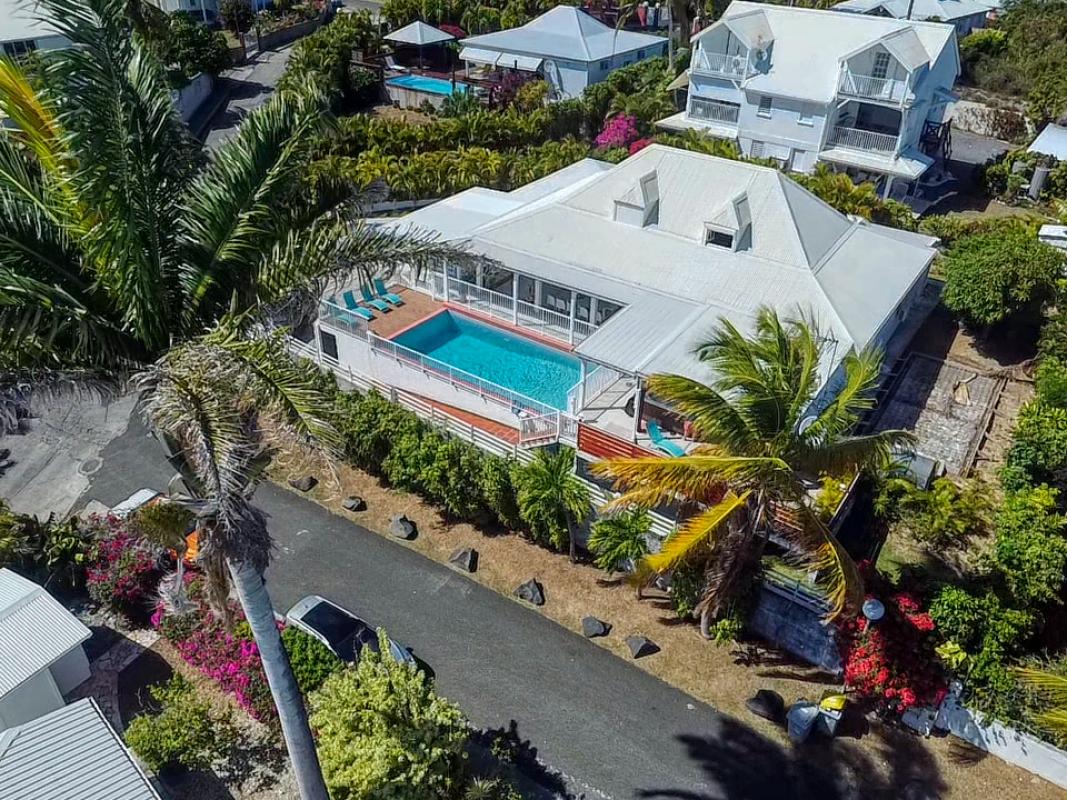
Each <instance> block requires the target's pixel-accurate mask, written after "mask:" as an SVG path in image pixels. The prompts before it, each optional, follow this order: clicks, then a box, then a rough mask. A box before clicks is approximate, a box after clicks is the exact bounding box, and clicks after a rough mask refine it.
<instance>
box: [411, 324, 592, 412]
mask: <svg viewBox="0 0 1067 800" xmlns="http://www.w3.org/2000/svg"><path fill="white" fill-rule="evenodd" d="M393 341H394V342H395V343H396V344H399V345H402V346H404V347H409V348H411V349H412V350H415V351H417V352H419V353H422V354H424V355H427V356H429V357H430V358H434V359H436V360H438V361H443V362H444V363H445V364H448V365H449V366H452V367H455V368H456V369H461V370H463V371H464V372H469V373H471V374H472V375H476V376H478V377H479V378H482V379H483V380H487V381H490V382H492V383H495V384H497V385H498V386H503V387H505V388H507V389H511V390H512V391H515V392H518V393H519V394H523V395H526V397H529V398H532V399H534V400H538V401H540V402H542V403H544V404H545V405H548V406H551V407H552V408H556V409H559V410H560V411H565V410H566V409H567V391H568V390H569V389H570V388H571V387H572V386H574V384H576V383H577V382H578V378H579V377H580V375H581V368H580V367H579V364H578V359H577V358H575V357H574V356H571V355H568V354H567V353H564V352H563V351H561V350H556V349H555V348H554V347H548V346H546V345H542V344H538V343H537V342H534V341H531V340H530V339H527V338H525V337H522V336H516V335H515V334H513V333H508V332H507V331H505V330H501V329H500V328H498V327H496V326H494V325H486V324H485V323H482V322H478V321H477V320H473V319H471V318H470V317H466V316H463V315H462V314H456V313H454V312H452V311H442V312H440V313H439V314H436V315H434V316H432V317H430V318H429V319H428V320H426V321H425V322H421V323H419V324H418V325H416V326H415V327H414V328H410V329H408V330H406V331H404V332H403V333H401V334H400V335H399V336H397V337H395V338H394V339H393Z"/></svg>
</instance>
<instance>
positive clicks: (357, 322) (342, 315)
mask: <svg viewBox="0 0 1067 800" xmlns="http://www.w3.org/2000/svg"><path fill="white" fill-rule="evenodd" d="M319 322H320V323H321V324H323V325H327V326H329V327H331V328H339V329H340V330H342V331H345V332H346V333H349V334H351V335H352V336H355V337H356V338H357V339H366V338H367V333H368V331H367V320H365V319H363V317H361V316H359V315H358V314H354V313H353V312H352V311H350V310H348V309H347V308H343V307H342V306H339V305H337V304H336V303H331V302H329V301H328V300H320V301H319Z"/></svg>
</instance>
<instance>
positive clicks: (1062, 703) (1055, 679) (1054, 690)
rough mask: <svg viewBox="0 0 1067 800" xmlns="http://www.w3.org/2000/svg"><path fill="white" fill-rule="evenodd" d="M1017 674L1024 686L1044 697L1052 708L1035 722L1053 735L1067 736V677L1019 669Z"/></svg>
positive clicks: (1035, 670)
mask: <svg viewBox="0 0 1067 800" xmlns="http://www.w3.org/2000/svg"><path fill="white" fill-rule="evenodd" d="M1015 673H1016V675H1018V677H1019V678H1020V680H1022V682H1023V683H1024V684H1026V685H1027V686H1029V687H1030V688H1032V689H1036V690H1037V691H1038V692H1040V693H1041V694H1042V695H1044V696H1045V698H1046V699H1047V700H1048V703H1049V705H1050V706H1051V708H1050V709H1049V710H1048V711H1045V712H1043V713H1041V714H1039V715H1038V716H1037V717H1036V719H1035V722H1037V724H1038V725H1040V726H1041V727H1042V728H1044V729H1045V730H1046V731H1048V732H1049V733H1051V734H1054V735H1060V736H1064V735H1067V677H1064V676H1063V675H1056V674H1054V673H1052V672H1045V671H1044V670H1037V669H1017V670H1015Z"/></svg>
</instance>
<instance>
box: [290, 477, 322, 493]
mask: <svg viewBox="0 0 1067 800" xmlns="http://www.w3.org/2000/svg"><path fill="white" fill-rule="evenodd" d="M317 483H318V480H317V479H316V478H314V477H313V476H311V475H305V476H304V477H303V478H290V479H289V485H290V486H292V487H293V488H294V489H296V490H297V491H298V492H310V491H311V490H312V489H314V488H315V484H317Z"/></svg>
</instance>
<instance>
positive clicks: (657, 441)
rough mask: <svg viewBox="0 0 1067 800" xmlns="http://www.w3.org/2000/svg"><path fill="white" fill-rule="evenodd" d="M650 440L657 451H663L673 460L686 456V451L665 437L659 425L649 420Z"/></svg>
mask: <svg viewBox="0 0 1067 800" xmlns="http://www.w3.org/2000/svg"><path fill="white" fill-rule="evenodd" d="M648 438H650V439H651V440H652V444H653V445H655V447H656V449H657V450H662V451H663V452H664V453H666V454H667V455H669V456H670V457H671V458H678V457H679V456H684V455H685V450H683V449H682V448H681V447H679V446H678V445H676V444H675V443H674V442H672V441H671V440H670V439H668V438H667V437H666V436H664V435H663V431H662V430H661V429H660V427H659V423H658V422H656V421H655V420H654V419H653V420H649V422H648Z"/></svg>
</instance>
